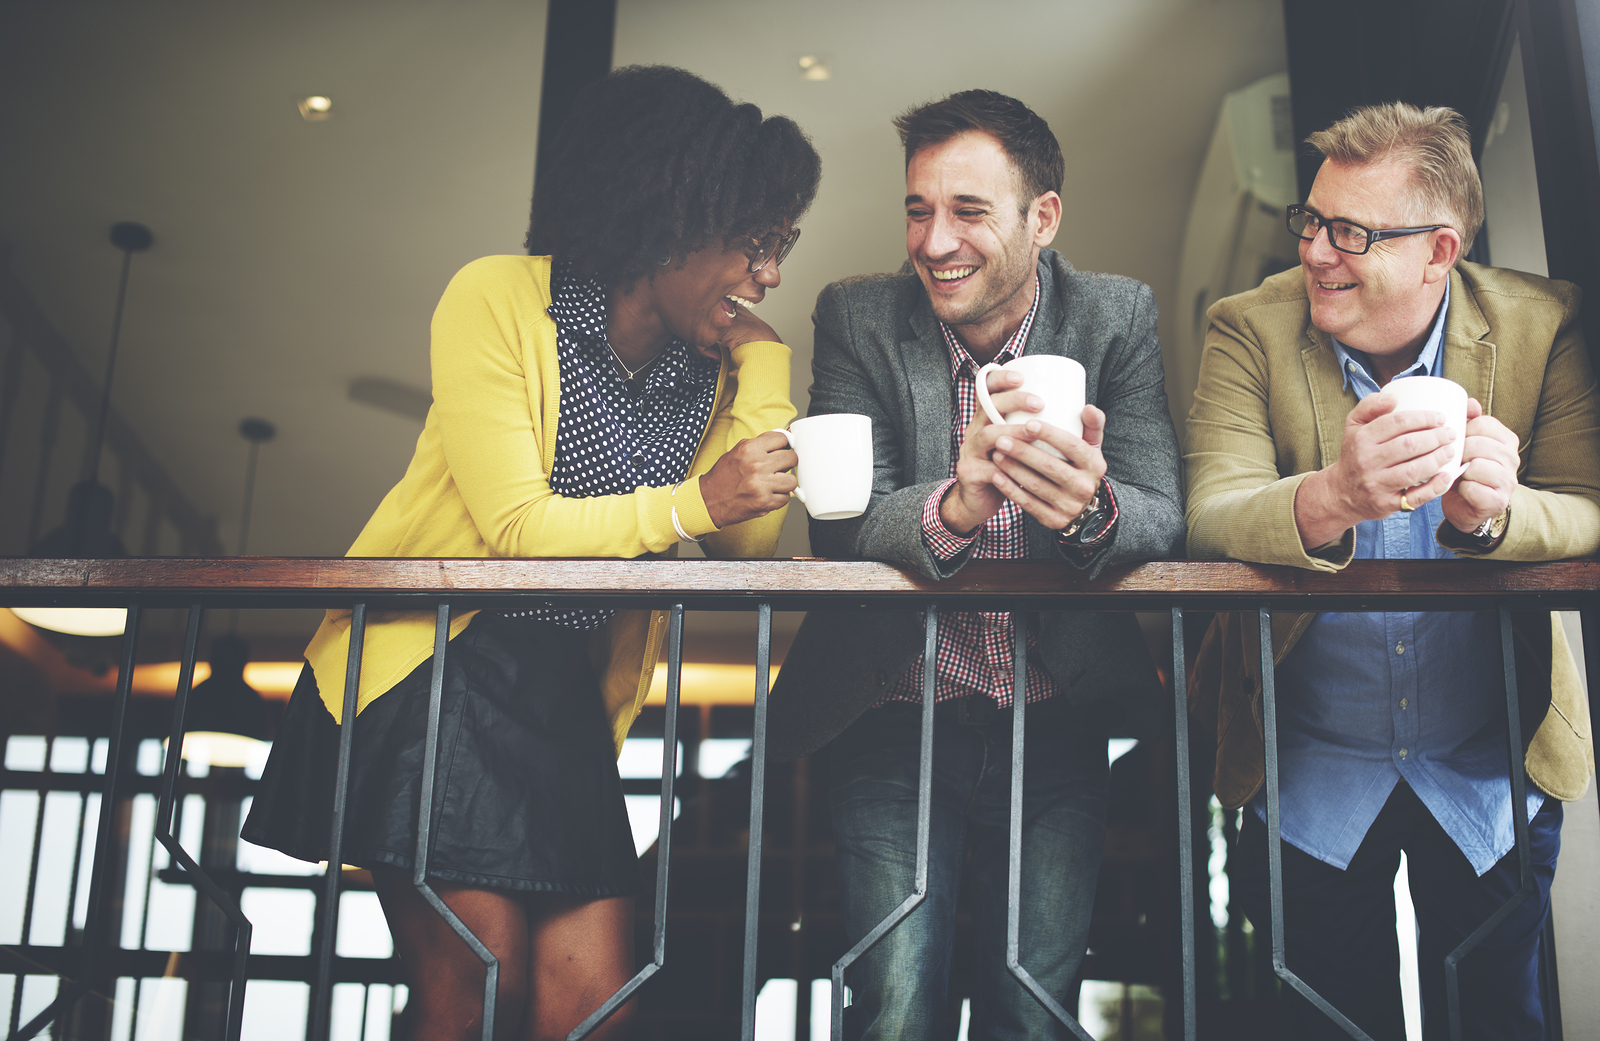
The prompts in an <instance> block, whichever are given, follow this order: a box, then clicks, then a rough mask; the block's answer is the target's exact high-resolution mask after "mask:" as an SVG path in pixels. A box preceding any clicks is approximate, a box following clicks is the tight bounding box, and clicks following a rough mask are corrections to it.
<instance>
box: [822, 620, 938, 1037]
mask: <svg viewBox="0 0 1600 1041" xmlns="http://www.w3.org/2000/svg"><path fill="white" fill-rule="evenodd" d="M938 646H939V606H938V605H937V604H929V605H928V606H927V608H926V609H925V610H924V612H923V626H922V743H921V745H920V747H919V750H918V759H917V874H916V878H915V879H913V881H912V885H911V894H910V895H909V896H907V897H906V898H905V899H904V900H902V901H901V902H900V904H899V906H898V907H896V908H895V909H894V910H893V911H890V912H889V913H888V915H886V916H885V917H884V919H883V921H881V922H879V923H878V924H877V925H875V926H873V928H872V931H871V932H869V933H867V935H865V936H863V937H862V938H861V940H860V941H859V942H858V943H857V944H856V945H855V946H854V947H852V948H850V950H848V951H846V952H845V955H844V957H842V958H840V959H839V960H838V961H836V962H834V963H833V1002H832V1004H833V1019H832V1024H831V1026H830V1028H829V1035H828V1036H829V1037H830V1038H832V1041H840V1039H841V1038H843V1037H844V970H845V969H848V968H849V967H850V966H851V965H852V964H854V963H855V961H856V960H857V959H858V958H860V957H861V956H862V955H864V954H866V953H867V952H868V951H870V950H871V949H872V948H873V946H874V945H875V944H876V943H877V942H878V941H879V940H881V939H883V938H884V936H885V935H887V934H888V932H889V930H890V929H893V928H894V927H895V926H897V925H899V924H900V922H901V921H902V920H903V919H904V918H905V917H906V916H907V915H909V914H910V913H911V912H912V911H913V910H914V909H915V908H916V907H917V905H918V904H920V903H922V901H923V900H925V899H927V896H928V838H929V835H930V833H931V831H932V824H933V708H934V697H935V690H936V683H935V678H936V676H937V672H936V666H937V664H938V654H937V652H938ZM800 1000H802V1001H803V1000H805V997H804V995H801V996H800Z"/></svg>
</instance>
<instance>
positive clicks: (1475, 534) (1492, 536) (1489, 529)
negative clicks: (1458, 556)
mask: <svg viewBox="0 0 1600 1041" xmlns="http://www.w3.org/2000/svg"><path fill="white" fill-rule="evenodd" d="M1510 525H1511V507H1509V506H1507V507H1506V508H1505V512H1504V513H1502V514H1500V515H1499V516H1498V517H1490V518H1489V519H1488V520H1486V521H1484V522H1483V523H1482V524H1480V525H1478V526H1477V527H1476V528H1473V529H1472V530H1471V531H1469V532H1467V538H1469V539H1474V540H1476V541H1477V543H1478V548H1480V549H1493V548H1494V547H1496V546H1498V545H1499V544H1500V540H1501V539H1503V538H1505V537H1506V528H1508V527H1510Z"/></svg>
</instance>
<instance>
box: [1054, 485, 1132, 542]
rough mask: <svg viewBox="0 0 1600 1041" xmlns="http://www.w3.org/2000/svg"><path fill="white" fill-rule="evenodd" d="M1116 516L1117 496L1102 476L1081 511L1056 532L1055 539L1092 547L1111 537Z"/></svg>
mask: <svg viewBox="0 0 1600 1041" xmlns="http://www.w3.org/2000/svg"><path fill="white" fill-rule="evenodd" d="M1117 516H1118V513H1117V498H1116V496H1114V495H1112V494H1111V482H1109V481H1107V480H1106V479H1105V478H1104V477H1102V478H1100V487H1099V488H1097V489H1095V493H1094V495H1092V496H1090V498H1089V502H1088V504H1087V505H1086V506H1084V508H1083V512H1081V513H1079V514H1078V515H1077V516H1076V517H1074V518H1072V520H1071V521H1069V522H1068V523H1067V526H1066V527H1065V528H1062V529H1061V530H1060V531H1058V532H1056V539H1057V540H1058V541H1060V542H1063V543H1065V544H1067V545H1070V546H1081V547H1084V548H1086V549H1092V548H1094V547H1096V546H1099V545H1101V544H1103V543H1104V542H1105V541H1106V540H1108V539H1109V538H1110V537H1111V532H1112V529H1113V528H1114V527H1115V526H1116V523H1117Z"/></svg>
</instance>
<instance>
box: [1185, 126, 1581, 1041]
mask: <svg viewBox="0 0 1600 1041" xmlns="http://www.w3.org/2000/svg"><path fill="white" fill-rule="evenodd" d="M1308 143H1309V144H1311V145H1312V146H1313V147H1315V148H1316V149H1317V150H1318V151H1319V152H1321V153H1322V155H1323V157H1324V162H1323V164H1322V167H1321V169H1320V170H1319V172H1318V174H1317V178H1316V181H1315V183H1314V184H1313V186H1312V189H1311V192H1310V195H1309V197H1308V198H1307V200H1306V203H1305V205H1304V206H1294V207H1290V209H1289V214H1288V226H1289V230H1290V232H1291V233H1293V234H1295V235H1296V236H1297V237H1298V238H1299V239H1300V259H1301V266H1300V267H1299V268H1296V269H1294V270H1292V271H1287V272H1284V273H1283V274H1280V275H1275V276H1273V277H1271V278H1269V279H1267V280H1266V281H1265V282H1264V283H1262V285H1261V286H1260V287H1259V288H1258V289H1255V290H1252V291H1251V292H1248V293H1243V294H1240V295H1239V296H1235V297H1230V298H1228V299H1226V300H1222V301H1220V302H1218V303H1217V305H1216V306H1215V307H1214V308H1212V311H1211V313H1210V316H1209V317H1210V323H1211V325H1210V329H1209V331H1208V333H1207V335H1206V341H1205V353H1204V356H1203V358H1202V361H1201V367H1200V381H1199V386H1198V388H1197V390H1196V393H1195V403H1194V408H1193V410H1192V412H1191V413H1190V417H1189V430H1188V437H1189V443H1188V452H1187V455H1186V464H1187V471H1188V485H1189V501H1188V508H1187V519H1188V526H1189V552H1190V555H1191V556H1193V557H1196V558H1221V557H1231V558H1234V559H1238V560H1250V561H1258V562H1262V563H1272V564H1288V565H1292V566H1295V567H1304V568H1311V569H1316V570H1325V571H1337V570H1340V569H1341V568H1343V567H1345V565H1347V564H1348V563H1349V562H1350V561H1351V560H1352V559H1354V558H1358V557H1360V558H1387V559H1395V558H1414V557H1452V556H1455V557H1468V556H1471V557H1482V558H1486V559H1491V560H1547V559H1557V558H1562V557H1571V556H1580V555H1587V554H1592V553H1594V552H1595V551H1596V549H1597V548H1600V394H1597V390H1596V386H1595V379H1594V375H1593V373H1592V372H1591V369H1590V366H1589V362H1588V358H1587V355H1586V353H1585V349H1584V344H1583V338H1582V334H1581V332H1580V330H1579V327H1578V321H1577V312H1578V292H1577V290H1576V289H1575V288H1574V287H1573V286H1570V285H1568V284H1566V283H1561V282H1552V281H1550V280H1548V279H1543V278H1538V277H1536V276H1533V275H1526V274H1522V273H1520V272H1513V271H1504V270H1499V269H1495V268H1487V267H1482V266H1479V265H1476V264H1470V263H1465V262H1462V261H1461V259H1460V258H1461V255H1462V252H1463V251H1464V249H1465V248H1466V247H1467V246H1468V245H1470V244H1471V242H1472V239H1473V236H1474V235H1475V234H1476V232H1477V230H1478V228H1479V226H1480V225H1481V223H1482V220H1483V201H1482V200H1483V196H1482V188H1481V186H1480V184H1479V181H1478V175H1477V171H1476V168H1475V167H1474V165H1473V162H1472V157H1471V149H1470V142H1469V139H1468V137H1467V134H1466V129H1465V126H1464V124H1463V122H1462V120H1461V119H1460V117H1459V116H1458V115H1457V114H1456V113H1454V112H1452V111H1450V110H1449V109H1428V110H1426V111H1422V110H1418V109H1416V108H1414V107H1412V106H1410V105H1406V104H1402V103H1395V104H1392V105H1384V106H1377V107H1373V108H1367V109H1361V110H1358V111H1356V112H1355V113H1353V114H1352V115H1351V116H1349V117H1347V118H1346V119H1343V120H1341V121H1339V122H1338V123H1335V124H1334V125H1333V126H1332V127H1330V128H1328V129H1327V130H1325V131H1322V132H1320V133H1317V134H1313V135H1312V136H1311V137H1310V138H1309V139H1308ZM1416 376H1443V377H1445V378H1447V379H1450V380H1453V381H1455V382H1457V383H1459V384H1461V385H1462V386H1463V387H1465V388H1466V390H1467V392H1468V394H1469V395H1470V396H1471V401H1470V402H1469V405H1468V412H1467V415H1468V423H1467V427H1466V436H1465V439H1464V441H1463V454H1462V459H1463V462H1464V464H1465V469H1464V470H1462V471H1459V472H1458V471H1456V470H1455V468H1453V467H1448V468H1446V469H1444V470H1442V471H1441V466H1443V465H1444V464H1445V462H1446V461H1447V460H1448V459H1450V458H1451V455H1452V452H1453V449H1454V442H1455V434H1454V433H1453V432H1452V431H1451V430H1450V429H1449V428H1448V427H1447V425H1446V423H1445V417H1444V416H1443V415H1442V414H1440V413H1437V412H1433V411H1427V410H1397V409H1396V407H1395V404H1394V402H1393V400H1392V399H1391V397H1390V396H1389V395H1386V394H1383V393H1381V392H1380V391H1381V389H1382V388H1384V387H1386V386H1388V385H1389V384H1390V383H1391V381H1393V380H1396V379H1402V378H1411V377H1416ZM1458 473H1459V476H1458ZM1516 629H1517V635H1518V640H1517V658H1518V662H1517V665H1518V673H1519V676H1520V677H1521V678H1522V683H1521V695H1522V708H1523V718H1524V720H1525V723H1524V728H1523V733H1524V735H1531V736H1532V740H1531V742H1530V743H1529V745H1528V747H1527V750H1526V751H1527V754H1526V760H1525V764H1524V766H1525V769H1526V771H1527V776H1528V778H1529V779H1530V780H1531V781H1532V782H1533V783H1532V784H1530V785H1529V786H1528V790H1527V792H1528V798H1527V805H1526V806H1525V807H1521V808H1514V807H1513V806H1512V800H1511V787H1510V781H1509V779H1508V776H1507V767H1506V757H1505V743H1506V733H1507V724H1506V720H1505V709H1504V697H1503V694H1502V692H1501V691H1502V688H1501V680H1500V676H1501V660H1500V651H1499V639H1498V623H1497V616H1496V614H1495V613H1494V612H1492V611H1490V612H1484V611H1474V612H1458V613H1449V614H1445V613H1432V614H1412V613H1399V612H1391V613H1385V614H1335V613H1324V614H1315V615H1314V614H1281V613H1280V614H1279V615H1277V616H1275V617H1274V618H1273V627H1272V635H1273V655H1274V661H1275V663H1276V684H1277V686H1276V690H1277V692H1278V720H1279V723H1278V729H1279V741H1280V747H1281V749H1282V753H1281V756H1280V782H1281V788H1280V790H1281V801H1280V806H1281V807H1282V813H1281V819H1282V832H1283V839H1284V841H1283V843H1282V854H1283V870H1284V919H1285V923H1284V924H1285V930H1286V944H1287V958H1288V967H1289V969H1290V970H1291V971H1293V972H1294V973H1296V974H1297V975H1298V976H1299V977H1300V978H1301V979H1302V980H1304V981H1305V982H1307V983H1308V984H1310V985H1311V987H1312V988H1313V989H1315V990H1316V991H1317V992H1318V993H1319V994H1320V995H1322V996H1323V997H1324V998H1326V999H1327V1000H1328V1001H1329V1002H1331V1003H1332V1005H1333V1006H1334V1007H1335V1008H1337V1009H1338V1010H1339V1011H1340V1012H1341V1013H1342V1014H1343V1015H1344V1016H1347V1017H1349V1019H1350V1020H1352V1021H1353V1022H1354V1023H1355V1024H1356V1025H1357V1026H1359V1027H1361V1028H1362V1029H1363V1030H1365V1031H1366V1032H1367V1033H1368V1034H1370V1035H1371V1036H1373V1037H1374V1038H1389V1037H1394V1038H1403V1037H1404V1036H1405V1034H1404V1026H1403V1023H1402V1019H1401V1008H1400V991H1399V982H1398V966H1399V957H1398V944H1397V940H1396V934H1395V926H1394V902H1393V881H1394V877H1395V873H1396V871H1397V870H1398V866H1399V860H1400V854H1401V853H1402V852H1404V853H1405V854H1406V855H1407V858H1408V864H1409V874H1410V879H1411V882H1412V897H1413V901H1414V903H1415V905H1416V908H1417V916H1418V923H1419V963H1420V972H1421V978H1422V999H1423V1009H1424V1024H1425V1026H1424V1032H1425V1036H1427V1037H1429V1038H1432V1037H1435V1036H1439V1037H1442V1036H1446V1035H1445V1033H1441V1031H1446V1030H1447V1023H1448V1013H1447V1010H1446V1003H1445V980H1444V967H1443V960H1444V956H1445V955H1446V954H1448V953H1449V952H1450V951H1451V950H1453V949H1454V948H1455V947H1456V946H1457V945H1459V944H1460V943H1461V941H1462V940H1464V939H1465V938H1466V936H1467V935H1469V934H1470V933H1471V932H1472V931H1473V930H1474V929H1476V928H1477V927H1478V926H1479V925H1480V924H1481V923H1482V922H1483V921H1484V920H1486V919H1487V918H1488V917H1489V915H1490V914H1491V913H1493V912H1494V910H1495V909H1496V908H1498V907H1499V906H1500V905H1501V904H1503V903H1504V902H1505V901H1506V900H1507V898H1508V897H1509V896H1510V895H1511V894H1512V893H1514V892H1515V891H1516V890H1517V887H1518V867H1517V855H1516V852H1515V850H1514V849H1513V845H1514V842H1513V829H1514V823H1513V819H1512V817H1513V813H1514V812H1521V813H1523V814H1524V815H1525V816H1526V817H1527V818H1528V819H1529V820H1530V824H1529V831H1530V836H1531V838H1532V846H1533V867H1534V875H1535V878H1536V880H1537V882H1538V889H1537V892H1536V894H1535V895H1534V896H1533V897H1530V898H1529V899H1527V900H1526V901H1524V902H1523V903H1522V904H1521V905H1520V906H1519V907H1518V908H1517V909H1516V910H1515V911H1514V912H1512V914H1511V915H1510V916H1509V917H1508V918H1506V919H1505V920H1504V921H1503V922H1502V923H1501V924H1500V925H1499V926H1498V927H1497V928H1496V930H1495V931H1494V932H1493V933H1492V934H1491V935H1490V936H1489V937H1488V938H1487V940H1486V941H1485V942H1484V943H1483V944H1482V945H1481V947H1480V948H1479V949H1478V950H1476V951H1475V952H1474V953H1473V954H1471V955H1470V956H1468V957H1467V958H1466V960H1465V961H1464V962H1462V964H1461V969H1460V971H1461V978H1460V979H1461V993H1462V1011H1463V1021H1464V1023H1465V1024H1466V1026H1467V1036H1470V1037H1494V1038H1500V1037H1505V1038H1513V1037H1517V1038H1521V1037H1538V1036H1542V1032H1541V1028H1542V1022H1543V1011H1542V1009H1541V1008H1540V1005H1539V997H1538V995H1539V987H1538V985H1537V976H1536V971H1537V965H1538V937H1539V932H1540V929H1541V928H1542V926H1543V923H1544V920H1545V916H1546V915H1547V914H1548V910H1549V884H1550V880H1551V878H1552V877H1553V875H1554V871H1555V860H1556V853H1557V850H1558V848H1559V845H1560V826H1561V804H1560V801H1559V800H1563V799H1564V800H1571V799H1576V798H1578V797H1579V796H1581V795H1582V794H1583V793H1584V791H1585V790H1586V789H1587V786H1588V782H1589V776H1590V774H1591V773H1592V772H1593V768H1594V756H1593V747H1592V743H1591V739H1590V730H1589V719H1588V712H1587V707H1586V704H1585V701H1584V698H1583V694H1582V689H1581V686H1580V684H1579V679H1578V676H1577V670H1576V668H1575V666H1574V664H1573V661H1572V658H1571V655H1570V652H1569V650H1568V648H1567V645H1566V641H1565V639H1564V637H1563V635H1562V630H1561V627H1560V625H1559V624H1557V623H1556V622H1555V620H1554V619H1553V618H1552V617H1551V616H1550V615H1549V614H1547V613H1529V614H1525V615H1520V616H1518V618H1517V619H1516ZM1254 636H1255V627H1254V622H1253V619H1245V618H1241V617H1239V616H1231V615H1230V616H1222V617H1220V618H1219V619H1218V622H1217V624H1216V625H1215V626H1213V629H1212V631H1211V632H1210V633H1209V634H1208V635H1207V639H1206V643H1205V645H1204V646H1203V647H1202V651H1201V656H1200V661H1199V662H1198V663H1197V665H1196V674H1195V677H1194V680H1195V682H1194V685H1193V686H1192V688H1191V689H1192V691H1193V698H1194V702H1193V705H1194V709H1195V711H1196V714H1197V715H1198V716H1199V717H1200V718H1201V720H1202V722H1203V723H1204V724H1205V725H1213V726H1215V728H1216V733H1217V741H1218V749H1217V772H1216V790H1217V793H1218V796H1219V798H1220V799H1221V800H1222V802H1223V804H1224V805H1225V806H1228V807H1234V806H1240V805H1244V806H1245V813H1244V826H1243V830H1242V832H1241V838H1240V851H1239V852H1240V854H1241V855H1240V856H1239V857H1238V858H1237V860H1236V861H1235V862H1236V863H1243V865H1244V867H1243V869H1242V870H1240V871H1239V872H1237V873H1236V874H1235V877H1234V879H1233V891H1234V893H1235V894H1236V895H1237V896H1238V897H1239V898H1240V899H1241V901H1242V902H1243V904H1244V906H1245V908H1246V910H1247V912H1248V913H1249V914H1250V916H1251V918H1252V919H1253V920H1254V921H1255V922H1256V924H1257V925H1258V926H1261V927H1263V928H1265V927H1266V926H1267V924H1268V912H1267V907H1268V894H1267V883H1266V828H1265V826H1264V824H1263V823H1262V811H1263V795H1262V791H1261V789H1262V777H1263V772H1264V770H1263V756H1262V749H1263V738H1262V730H1261V706H1260V689H1261V683H1260V676H1259V672H1260V669H1259V666H1258V665H1257V664H1256V663H1258V662H1259V660H1260V656H1259V646H1258V645H1256V644H1255V643H1254V642H1253V637H1254ZM1285 993H1286V994H1287V993H1289V991H1287V990H1286V991H1285ZM1289 1000H1290V1007H1289V1008H1288V1009H1287V1016H1288V1024H1292V1025H1293V1027H1294V1029H1293V1030H1292V1031H1291V1034H1292V1036H1295V1037H1324V1036H1326V1037H1346V1036H1348V1035H1347V1034H1346V1033H1345V1031H1343V1030H1342V1029H1340V1028H1339V1027H1338V1026H1336V1025H1335V1024H1334V1022H1333V1021H1332V1020H1331V1019H1329V1018H1328V1017H1326V1016H1324V1015H1323V1014H1321V1013H1320V1012H1318V1011H1317V1010H1316V1009H1314V1008H1313V1007H1312V1006H1311V1005H1310V1004H1309V1003H1308V1002H1305V1001H1304V1000H1303V999H1300V998H1299V997H1298V996H1297V995H1296V996H1292V997H1291V998H1290V999H1289Z"/></svg>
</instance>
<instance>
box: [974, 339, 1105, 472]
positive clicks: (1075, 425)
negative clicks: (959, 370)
mask: <svg viewBox="0 0 1600 1041" xmlns="http://www.w3.org/2000/svg"><path fill="white" fill-rule="evenodd" d="M997 369H1004V370H1006V371H1007V372H1018V373H1021V374H1022V387H1021V388H1020V389H1022V390H1025V391H1027V392H1028V393H1029V394H1037V395H1038V396H1039V397H1041V398H1043V399H1044V411H1043V412H1029V411H1028V410H1027V409H1017V410H1016V411H1014V412H1011V413H1008V414H1007V415H1006V416H1005V417H1004V418H1002V417H1001V415H1000V413H999V411H998V410H997V409H996V408H995V407H994V405H993V404H992V403H991V402H990V400H989V373H990V372H993V371H995V370H997ZM1083 399H1084V372H1083V366H1082V365H1080V364H1079V363H1078V362H1076V361H1074V360H1072V359H1071V358H1063V357H1061V356H1059V355H1055V354H1029V355H1024V356H1023V357H1021V358H1018V359H1016V360H1015V361H1008V362H1006V363H1005V364H1004V365H996V364H995V363H994V362H990V363H989V364H987V365H985V366H984V367H983V368H981V369H979V370H978V404H979V405H980V406H982V407H983V411H984V412H985V413H986V414H987V415H988V417H989V419H990V420H991V421H992V422H995V423H1011V424H1018V425H1020V424H1022V423H1026V422H1028V421H1029V420H1030V419H1037V420H1039V421H1040V422H1041V423H1049V424H1050V425H1051V426H1053V427H1060V428H1061V429H1062V430H1066V431H1070V432H1071V433H1072V435H1073V436H1074V437H1082V436H1083V406H1084V400H1083ZM1034 444H1035V445H1036V446H1038V447H1039V448H1042V449H1044V450H1045V451H1046V452H1049V453H1050V454H1051V455H1053V456H1055V457H1056V458H1057V459H1064V458H1066V457H1065V456H1063V455H1062V454H1061V453H1060V452H1058V451H1056V448H1055V446H1054V445H1051V444H1048V443H1046V442H1044V441H1035V442H1034Z"/></svg>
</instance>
